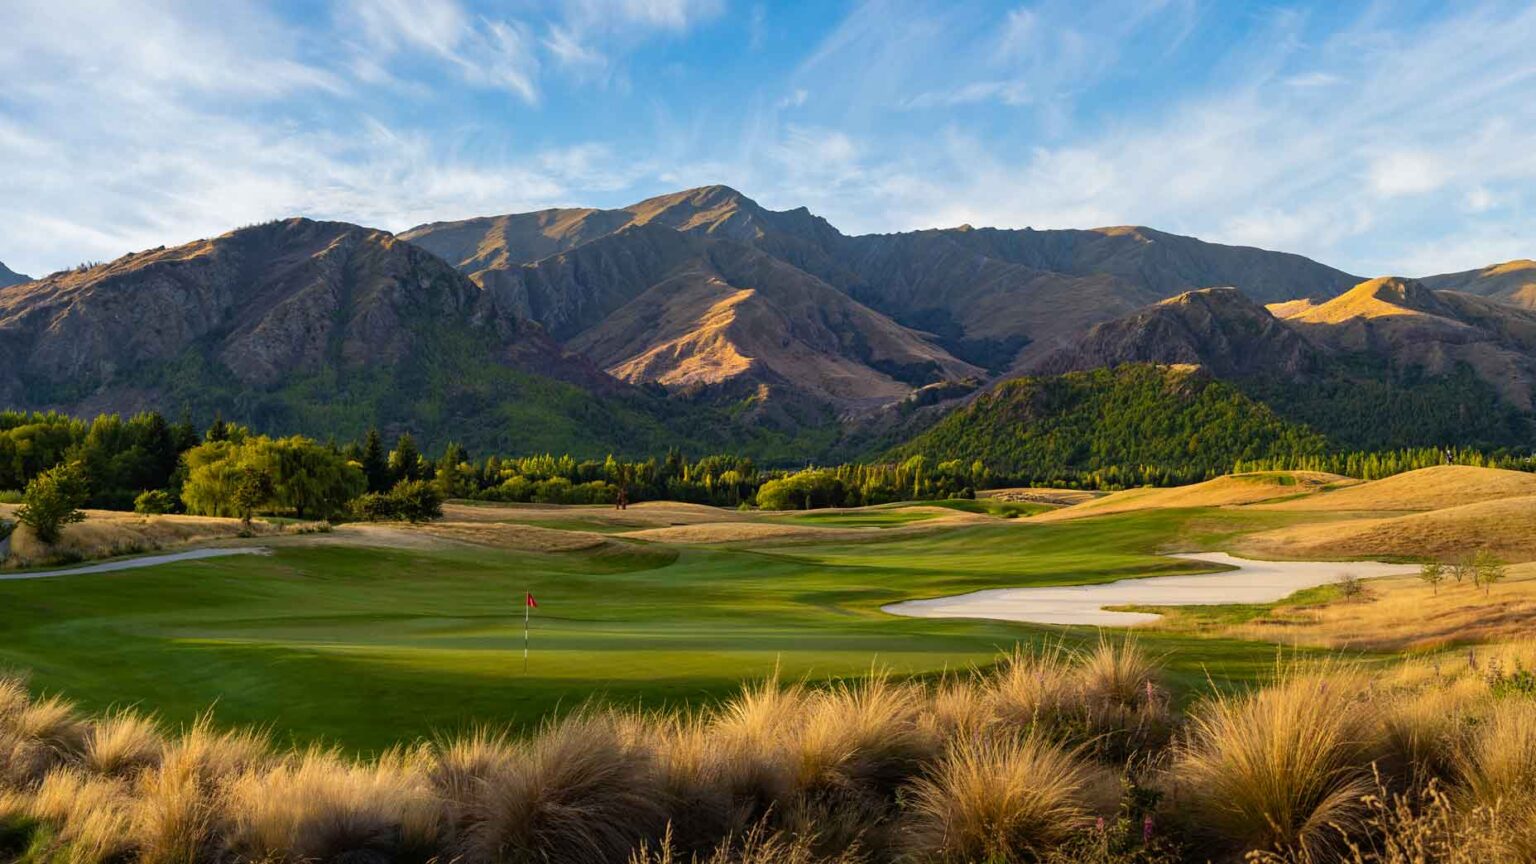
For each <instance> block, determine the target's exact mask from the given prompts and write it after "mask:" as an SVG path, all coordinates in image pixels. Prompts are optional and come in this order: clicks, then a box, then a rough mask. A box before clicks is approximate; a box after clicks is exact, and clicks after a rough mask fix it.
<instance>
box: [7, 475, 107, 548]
mask: <svg viewBox="0 0 1536 864" xmlns="http://www.w3.org/2000/svg"><path fill="white" fill-rule="evenodd" d="M89 494H90V488H89V486H88V485H87V483H86V479H85V468H84V466H83V465H81V464H80V463H79V462H68V463H65V464H62V465H56V466H54V467H53V468H50V469H48V470H47V471H44V472H43V473H41V474H39V475H37V476H36V477H35V478H33V479H32V482H30V483H28V484H27V491H26V492H25V493H24V494H23V495H22V500H21V506H20V507H18V508H17V509H16V519H17V520H18V521H19V522H21V523H22V524H23V525H27V526H29V527H30V528H31V529H32V531H33V532H34V533H35V534H37V539H38V540H41V541H42V542H44V543H48V544H53V543H57V542H59V537H60V536H62V534H63V531H64V526H65V525H68V524H70V523H73V522H81V521H84V519H85V514H84V513H82V512H80V509H79V508H80V506H81V505H82V504H84V503H85V499H86V497H87V496H88V495H89Z"/></svg>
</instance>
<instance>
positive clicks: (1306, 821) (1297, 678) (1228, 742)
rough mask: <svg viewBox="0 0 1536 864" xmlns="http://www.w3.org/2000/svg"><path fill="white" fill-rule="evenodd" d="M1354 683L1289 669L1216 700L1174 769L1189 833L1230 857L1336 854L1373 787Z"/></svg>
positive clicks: (1193, 727)
mask: <svg viewBox="0 0 1536 864" xmlns="http://www.w3.org/2000/svg"><path fill="white" fill-rule="evenodd" d="M1353 678H1354V676H1353V674H1352V673H1351V672H1349V671H1348V670H1333V671H1332V673H1331V674H1327V673H1319V672H1314V673H1301V672H1299V671H1297V670H1290V671H1286V672H1283V673H1282V677H1281V679H1280V680H1279V681H1278V682H1277V683H1276V684H1274V685H1272V686H1270V687H1268V688H1265V689H1262V690H1259V691H1257V692H1253V693H1248V694H1244V695H1235V696H1234V695H1216V696H1213V697H1211V698H1209V699H1208V700H1207V701H1206V703H1205V704H1204V705H1203V706H1201V708H1200V709H1199V710H1197V711H1196V712H1195V714H1194V716H1193V717H1192V718H1191V720H1190V727H1189V730H1188V733H1187V737H1186V739H1185V740H1184V741H1183V742H1181V743H1180V745H1179V746H1178V748H1177V752H1176V753H1175V754H1174V760H1173V765H1172V774H1171V779H1172V782H1173V784H1174V786H1175V792H1176V794H1177V797H1176V799H1175V800H1176V803H1177V805H1178V807H1179V810H1180V816H1182V817H1183V819H1184V820H1185V821H1186V823H1187V824H1188V825H1189V829H1190V831H1191V833H1192V834H1194V835H1196V836H1197V837H1199V838H1200V839H1202V840H1204V841H1205V842H1207V843H1209V844H1211V845H1212V846H1214V847H1216V848H1217V849H1218V850H1220V851H1225V852H1227V853H1229V854H1231V853H1239V854H1240V853H1242V852H1243V851H1245V850H1260V851H1264V852H1271V853H1278V854H1283V855H1286V856H1290V857H1292V858H1295V859H1297V860H1303V861H1320V860H1328V858H1327V856H1330V855H1335V854H1336V853H1338V852H1339V851H1340V845H1341V840H1342V838H1343V836H1344V835H1345V834H1347V833H1348V832H1349V831H1351V830H1353V829H1355V828H1358V827H1359V825H1360V820H1361V816H1362V805H1361V802H1362V799H1363V798H1364V797H1365V796H1366V795H1367V794H1369V793H1370V792H1371V791H1372V790H1373V788H1374V782H1373V777H1372V773H1371V767H1370V765H1371V760H1370V755H1371V754H1370V747H1371V735H1370V717H1371V712H1370V711H1369V709H1368V706H1367V705H1366V704H1365V703H1364V702H1363V701H1362V700H1361V698H1360V697H1359V693H1360V690H1361V688H1360V687H1359V686H1358V682H1357V681H1354V680H1351V679H1353Z"/></svg>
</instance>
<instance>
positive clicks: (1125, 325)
mask: <svg viewBox="0 0 1536 864" xmlns="http://www.w3.org/2000/svg"><path fill="white" fill-rule="evenodd" d="M1314 362H1315V358H1314V356H1313V352H1312V350H1311V348H1310V346H1308V345H1307V344H1306V343H1305V342H1304V341H1303V340H1302V339H1301V338H1300V337H1299V336H1297V335H1296V334H1295V333H1293V332H1291V330H1289V329H1288V328H1287V327H1286V326H1285V325H1284V324H1281V323H1280V322H1279V321H1278V320H1276V319H1275V317H1274V316H1273V315H1271V314H1270V313H1269V312H1267V311H1266V310H1265V309H1264V307H1262V306H1260V305H1259V304H1258V303H1256V302H1254V301H1253V299H1252V298H1250V297H1248V296H1247V295H1245V294H1243V292H1241V291H1239V290H1237V289H1236V288H1200V289H1197V290H1194V291H1186V292H1184V293H1182V294H1179V295H1177V296H1174V297H1170V298H1168V299H1167V300H1163V301H1160V302H1158V303H1154V304H1152V305H1151V306H1147V307H1145V308H1143V309H1140V310H1138V311H1136V312H1134V313H1132V314H1130V315H1127V316H1125V317H1123V318H1118V319H1115V320H1112V321H1106V322H1104V323H1101V324H1097V325H1095V326H1094V327H1092V328H1091V329H1090V330H1089V331H1088V332H1087V333H1086V334H1085V335H1084V336H1083V337H1082V338H1081V339H1079V340H1077V342H1076V343H1074V344H1072V345H1070V346H1068V347H1064V348H1061V349H1059V350H1057V351H1056V352H1054V353H1052V354H1050V355H1047V356H1045V357H1044V358H1042V359H1041V360H1040V361H1038V362H1037V363H1036V364H1034V367H1033V369H1032V370H1031V371H1035V372H1043V373H1051V374H1056V373H1061V372H1072V371H1082V370H1086V369H1096V368H1099V367H1104V366H1119V365H1122V364H1125V363H1156V364H1159V365H1194V366H1201V367H1203V368H1205V369H1208V370H1210V371H1211V372H1212V373H1214V374H1216V375H1218V376H1244V375H1253V374H1260V373H1264V372H1269V371H1271V370H1276V369H1278V370H1283V371H1284V372H1285V373H1287V374H1298V373H1302V372H1305V371H1306V370H1308V369H1310V368H1311V367H1312V365H1313V363H1314Z"/></svg>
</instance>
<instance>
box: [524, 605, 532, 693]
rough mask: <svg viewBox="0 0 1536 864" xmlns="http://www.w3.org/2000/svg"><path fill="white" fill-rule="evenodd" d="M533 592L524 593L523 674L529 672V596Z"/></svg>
mask: <svg viewBox="0 0 1536 864" xmlns="http://www.w3.org/2000/svg"><path fill="white" fill-rule="evenodd" d="M530 596H532V592H531V591H530V592H524V593H523V674H524V675H527V674H528V598H529V597H530Z"/></svg>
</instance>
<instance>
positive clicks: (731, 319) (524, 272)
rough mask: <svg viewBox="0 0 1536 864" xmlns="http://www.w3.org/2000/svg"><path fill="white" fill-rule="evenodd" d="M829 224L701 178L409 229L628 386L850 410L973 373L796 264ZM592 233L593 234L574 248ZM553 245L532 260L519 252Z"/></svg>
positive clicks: (506, 304)
mask: <svg viewBox="0 0 1536 864" xmlns="http://www.w3.org/2000/svg"><path fill="white" fill-rule="evenodd" d="M613 225H618V226H619V227H618V228H617V229H616V230H613V231H612V232H611V233H606V234H601V230H604V229H606V228H609V227H612V226H613ZM514 228H516V229H518V231H513V230H512V229H514ZM477 232H478V234H477ZM519 232H520V233H519ZM530 232H531V233H530ZM826 232H831V233H833V234H835V233H836V232H835V231H833V229H831V228H830V226H827V225H826V223H825V222H823V221H821V220H819V219H816V218H815V217H812V216H810V215H809V214H808V213H804V212H803V211H790V212H788V213H773V212H771V211H766V210H763V209H762V208H760V207H758V206H757V205H756V204H754V203H752V202H750V201H747V200H746V199H743V198H741V197H740V196H739V194H738V193H735V192H733V191H731V190H727V189H724V187H706V188H705V189H701V190H692V191H690V192H688V193H679V194H677V195H671V196H663V197H661V198H655V199H650V200H648V201H643V202H640V203H639V204H636V205H634V206H633V207H630V208H627V209H626V210H622V211H549V212H548V213H546V214H541V218H540V219H538V220H529V219H525V218H522V217H502V218H500V219H497V220H477V224H476V225H473V226H465V225H437V226H426V227H424V228H421V229H415V230H413V231H412V232H409V233H408V234H407V235H406V236H409V237H412V238H414V242H417V243H418V244H420V245H422V246H423V247H425V248H430V249H439V250H442V251H443V252H445V253H448V254H453V253H455V252H460V253H472V257H469V258H461V259H460V261H461V266H466V267H467V268H471V269H472V268H474V267H477V266H480V265H482V264H483V265H486V266H484V267H482V268H481V269H478V270H472V274H471V275H472V277H473V278H474V279H476V280H477V281H478V282H479V283H480V284H481V285H483V286H484V287H485V288H486V292H487V295H488V296H489V297H490V298H491V302H492V304H493V305H494V306H495V308H497V309H499V310H504V311H505V312H507V313H511V314H515V315H520V316H526V317H528V318H532V319H534V320H537V321H539V322H541V323H543V324H544V325H545V326H546V327H548V328H549V330H550V332H551V333H552V335H554V336H555V337H557V338H560V339H564V340H568V344H570V345H571V346H572V347H573V348H575V349H577V350H579V351H581V352H583V353H584V354H585V355H586V356H588V357H590V358H592V359H593V360H594V361H595V362H596V363H597V364H599V365H600V366H601V367H603V368H605V369H607V370H608V371H609V372H610V373H612V374H613V375H615V376H617V377H619V378H621V379H623V380H626V381H630V382H633V383H636V384H641V383H656V384H661V385H663V386H665V387H667V388H669V389H671V390H679V391H684V392H688V393H698V392H701V391H718V392H722V393H724V394H727V395H729V396H730V397H731V398H738V397H741V396H744V395H745V396H753V397H761V396H765V395H766V396H776V397H779V398H787V399H810V400H812V401H815V402H820V403H826V404H830V405H833V406H834V407H836V408H838V409H840V410H847V409H865V408H874V407H878V406H880V405H885V404H891V403H894V402H898V401H900V400H902V399H903V398H905V397H906V396H907V395H909V394H910V393H912V392H913V390H914V389H916V388H920V387H922V386H924V385H927V384H931V383H934V382H939V381H947V380H958V379H964V378H969V377H974V376H977V375H980V374H982V371H981V370H980V369H979V368H977V367H975V366H972V365H971V364H968V363H965V362H963V361H960V360H957V359H956V358H955V357H953V356H951V355H950V354H949V353H948V352H947V351H945V350H944V349H942V348H940V347H938V346H937V345H935V344H933V343H932V342H931V341H929V339H927V338H926V337H925V335H924V334H921V333H918V332H915V331H912V330H910V329H908V328H905V327H902V326H900V325H898V324H896V323H895V322H893V321H891V320H890V319H889V318H886V317H885V316H884V315H881V314H879V313H878V312H875V311H873V310H871V309H869V308H867V307H865V306H863V305H862V304H860V303H858V302H857V301H855V300H853V299H852V298H850V297H849V296H847V295H846V294H844V293H843V292H841V291H839V290H837V289H836V288H834V287H832V286H831V285H829V284H827V283H826V282H825V281H823V280H822V279H820V278H818V277H816V276H814V275H812V274H811V273H809V272H807V271H806V270H803V269H801V268H799V267H796V266H794V265H793V264H791V263H789V260H787V259H790V258H793V259H796V260H802V261H804V260H807V259H808V258H810V257H814V256H815V254H816V253H817V250H818V249H819V248H820V247H819V246H818V245H817V244H818V242H819V241H818V239H817V238H818V236H819V235H822V234H825V233H826ZM593 233H597V234H600V235H601V236H597V237H596V238H595V239H591V240H588V241H585V242H578V238H585V237H588V236H589V235H590V234H593ZM476 236H478V237H479V238H480V239H479V241H478V242H472V238H474V237H476ZM559 246H564V247H565V248H563V249H562V250H561V251H559V252H556V253H554V254H551V255H547V256H544V257H542V258H539V259H537V260H535V261H531V262H527V261H521V262H519V261H517V260H516V259H517V258H518V256H520V255H525V254H536V251H538V250H543V249H547V248H556V247H559ZM765 248H772V249H775V250H776V251H778V253H779V254H778V255H773V254H769V253H768V252H767V251H765ZM530 250H534V251H530ZM780 256H783V257H780ZM466 261H467V262H468V264H464V263H463V262H466ZM514 262H515V263H514Z"/></svg>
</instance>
